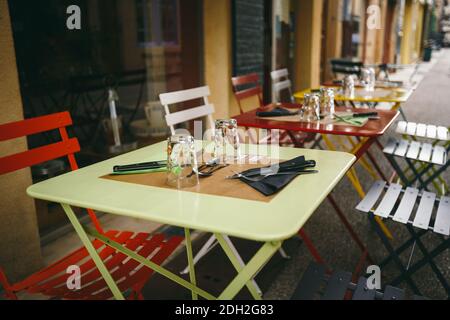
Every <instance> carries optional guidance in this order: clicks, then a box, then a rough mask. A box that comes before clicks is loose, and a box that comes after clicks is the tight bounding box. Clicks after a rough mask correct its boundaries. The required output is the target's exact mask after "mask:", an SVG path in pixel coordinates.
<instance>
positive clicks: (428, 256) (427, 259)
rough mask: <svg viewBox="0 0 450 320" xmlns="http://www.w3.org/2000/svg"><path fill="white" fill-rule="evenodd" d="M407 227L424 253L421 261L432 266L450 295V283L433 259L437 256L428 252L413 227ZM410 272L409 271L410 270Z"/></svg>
mask: <svg viewBox="0 0 450 320" xmlns="http://www.w3.org/2000/svg"><path fill="white" fill-rule="evenodd" d="M406 227H407V229H408V231H409V233H410V234H411V237H412V238H414V240H415V242H416V244H417V246H418V247H419V249H420V251H421V252H422V255H423V258H422V259H421V260H424V262H425V263H426V264H429V265H430V267H431V269H432V270H433V272H434V274H435V275H436V277H437V278H438V280H439V282H440V283H441V284H442V286H443V287H444V289H445V291H446V292H447V294H448V295H450V286H449V283H448V282H447V281H446V279H445V277H444V275H443V274H442V272H441V271H440V270H439V268H438V267H437V266H436V264H435V263H434V261H433V258H434V257H435V256H432V255H431V253H430V252H429V251H428V250H427V248H426V247H425V246H424V244H423V243H422V240H421V239H420V237H418V235H417V233H416V232H415V230H414V228H413V227H412V226H411V225H407V226H406ZM417 270H418V269H417ZM417 270H415V271H414V272H416V271H417ZM408 272H409V270H408Z"/></svg>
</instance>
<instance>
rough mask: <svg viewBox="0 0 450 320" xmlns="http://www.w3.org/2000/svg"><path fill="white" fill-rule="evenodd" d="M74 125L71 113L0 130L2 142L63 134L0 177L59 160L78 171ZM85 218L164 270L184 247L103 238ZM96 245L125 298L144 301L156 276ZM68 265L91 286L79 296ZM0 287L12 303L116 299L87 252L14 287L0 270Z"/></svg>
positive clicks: (120, 234) (5, 161)
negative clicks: (25, 296) (70, 284)
mask: <svg viewBox="0 0 450 320" xmlns="http://www.w3.org/2000/svg"><path fill="white" fill-rule="evenodd" d="M70 125H72V119H71V117H70V114H69V112H67V111H66V112H60V113H55V114H51V115H46V116H41V117H37V118H33V119H27V120H22V121H17V122H12V123H8V124H2V125H0V141H6V140H11V139H15V138H20V137H25V136H29V135H33V134H38V133H42V132H46V131H50V130H55V129H57V130H59V134H60V136H61V141H59V142H56V143H52V144H49V145H45V146H42V147H38V148H35V149H32V150H27V151H24V152H20V153H17V154H13V155H9V156H5V157H2V158H0V175H1V174H7V173H10V172H13V171H16V170H20V169H23V168H26V167H29V166H32V165H36V164H39V163H42V162H46V161H49V160H53V159H57V158H61V157H67V159H68V161H69V164H70V168H71V170H77V169H78V164H77V162H76V159H75V155H74V154H75V153H76V152H78V151H80V145H79V143H78V140H77V139H76V138H69V136H68V133H67V130H66V127H67V126H70ZM87 212H88V214H89V217H90V219H91V221H92V223H93V225H94V226H95V228H96V230H97V231H98V232H99V233H101V234H104V235H106V236H107V237H109V238H110V239H112V240H114V241H117V242H119V243H121V244H123V245H125V246H126V247H127V248H128V249H131V250H133V251H136V252H137V253H138V254H140V255H142V256H144V257H149V256H152V258H151V260H152V261H153V262H155V263H157V264H161V263H162V262H163V261H164V260H165V259H166V258H167V257H168V256H169V255H170V254H171V253H173V251H174V250H175V249H176V248H177V247H178V245H179V244H180V243H181V242H182V241H183V237H180V236H174V237H171V238H170V239H165V236H164V235H163V234H156V235H150V234H148V233H136V234H135V233H134V232H130V231H116V230H111V231H108V232H106V233H105V232H104V231H103V229H102V227H101V225H100V222H99V220H98V218H97V216H96V215H95V212H94V211H93V210H91V209H87ZM92 243H93V245H94V247H95V248H96V249H97V250H98V251H99V255H100V257H101V258H102V260H103V261H104V263H105V266H106V267H107V269H108V270H109V271H110V272H111V271H112V272H111V276H112V277H113V278H114V280H116V281H119V283H118V287H119V289H120V290H122V292H125V291H129V293H130V295H129V297H130V298H131V299H142V298H143V296H142V293H141V291H142V288H143V286H144V285H145V283H146V282H147V281H148V279H149V278H150V276H151V275H152V274H153V270H151V269H149V268H147V267H145V266H142V267H141V268H140V269H138V270H137V271H136V268H137V267H138V266H139V263H138V262H136V261H135V260H129V261H125V260H126V256H125V255H124V254H122V253H119V252H117V251H116V250H115V249H113V248H112V247H109V246H107V245H106V244H104V243H103V242H101V241H99V240H94V241H93V242H92ZM70 265H78V266H79V267H80V271H81V280H82V283H85V284H87V285H85V286H84V287H82V288H81V289H79V290H76V291H72V290H70V289H68V288H67V286H66V285H65V283H66V281H67V279H68V277H69V276H70V275H69V274H67V273H66V269H67V267H68V266H70ZM0 284H1V285H2V286H3V288H4V289H5V291H6V294H5V296H6V297H7V298H9V299H17V293H18V292H21V291H27V292H29V293H40V294H44V295H47V296H50V297H54V298H62V299H109V298H111V297H112V293H111V291H110V290H109V288H108V286H107V284H106V282H105V281H104V280H103V278H102V276H101V274H100V272H99V271H98V269H97V267H96V266H95V263H94V262H93V260H92V259H91V258H90V256H89V253H88V252H87V250H86V249H85V248H84V247H82V248H80V249H78V250H76V251H74V252H72V253H70V254H69V255H67V256H65V257H64V258H63V259H61V260H59V261H57V262H55V263H53V264H51V265H50V266H48V267H46V268H44V269H43V270H40V271H38V272H36V273H34V274H32V275H30V276H29V277H27V278H26V279H25V280H22V281H20V282H18V283H15V284H10V283H9V281H8V279H7V277H6V274H5V272H4V271H3V270H2V269H1V268H0Z"/></svg>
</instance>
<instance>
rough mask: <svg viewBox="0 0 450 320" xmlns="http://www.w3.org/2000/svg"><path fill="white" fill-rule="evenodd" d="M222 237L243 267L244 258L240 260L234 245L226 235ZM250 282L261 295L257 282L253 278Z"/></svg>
mask: <svg viewBox="0 0 450 320" xmlns="http://www.w3.org/2000/svg"><path fill="white" fill-rule="evenodd" d="M223 238H224V239H225V242H226V243H227V244H228V246H229V247H230V249H231V251H232V252H233V254H234V256H235V257H236V259H237V260H238V262H239V264H240V265H241V266H243V267H245V263H244V260H242V257H241V256H240V255H239V253H238V251H237V250H236V247H235V246H234V244H233V243H232V242H231V240H230V238H229V237H228V236H223ZM252 283H253V285H254V286H255V289H256V291H257V292H258V294H259V295H262V291H261V289H260V287H259V286H258V284H257V283H256V281H255V279H252Z"/></svg>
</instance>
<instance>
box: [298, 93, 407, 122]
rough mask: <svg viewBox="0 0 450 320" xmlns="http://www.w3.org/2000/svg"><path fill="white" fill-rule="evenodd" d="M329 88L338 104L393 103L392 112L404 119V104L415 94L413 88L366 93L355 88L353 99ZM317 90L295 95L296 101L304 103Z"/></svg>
mask: <svg viewBox="0 0 450 320" xmlns="http://www.w3.org/2000/svg"><path fill="white" fill-rule="evenodd" d="M327 87H328V88H333V89H335V92H336V94H335V97H334V100H335V101H337V102H350V103H354V102H358V103H382V102H386V103H391V104H392V108H391V110H399V111H400V113H402V116H403V117H404V114H403V112H402V110H401V105H402V103H405V102H406V101H408V99H409V97H410V96H411V94H412V93H413V92H414V89H413V88H380V87H377V88H375V90H374V91H366V90H365V89H364V88H362V87H357V88H355V95H354V96H353V97H347V96H344V95H343V94H342V93H341V88H340V87H337V86H327ZM315 90H317V89H315V88H309V89H306V90H303V91H299V92H297V93H295V94H294V97H295V99H296V100H297V101H298V102H302V101H303V97H304V95H305V94H306V93H311V92H313V91H315Z"/></svg>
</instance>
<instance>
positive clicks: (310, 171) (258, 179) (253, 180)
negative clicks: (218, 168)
mask: <svg viewBox="0 0 450 320" xmlns="http://www.w3.org/2000/svg"><path fill="white" fill-rule="evenodd" d="M231 171H232V172H233V173H234V174H235V176H234V177H238V178H242V179H244V180H247V181H250V182H260V181H262V180H264V179H266V178H268V177H271V176H278V175H282V176H287V175H296V176H300V175H303V174H312V173H318V172H319V171H317V170H306V171H295V172H273V173H269V174H266V175H263V176H260V177H257V178H249V177H247V176H246V175H243V174H242V173H239V172H235V171H233V170H231ZM226 179H233V176H230V177H226Z"/></svg>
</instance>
